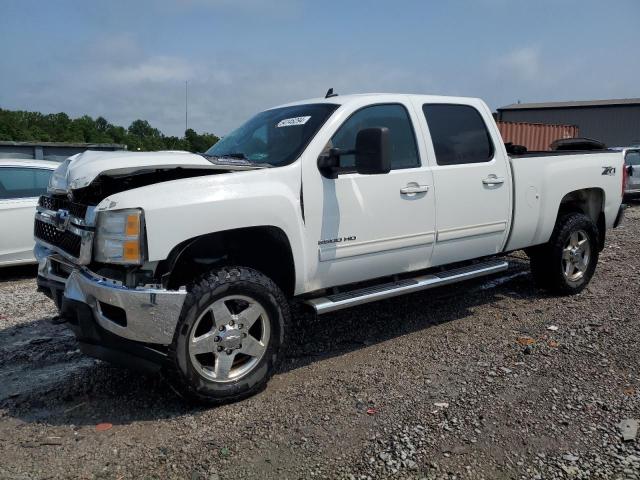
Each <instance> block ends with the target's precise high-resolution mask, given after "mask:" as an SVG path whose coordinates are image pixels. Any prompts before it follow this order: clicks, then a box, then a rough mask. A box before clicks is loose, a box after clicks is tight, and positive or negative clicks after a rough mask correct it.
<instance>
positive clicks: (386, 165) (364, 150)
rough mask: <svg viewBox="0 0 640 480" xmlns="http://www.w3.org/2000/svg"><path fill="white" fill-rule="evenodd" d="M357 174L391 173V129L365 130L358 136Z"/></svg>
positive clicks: (356, 152) (376, 128) (356, 153)
mask: <svg viewBox="0 0 640 480" xmlns="http://www.w3.org/2000/svg"><path fill="white" fill-rule="evenodd" d="M355 150H356V151H355V157H356V172H358V173H361V174H363V175H377V174H381V173H389V172H390V171H391V147H390V143H389V129H388V128H386V127H375V128H365V129H362V130H360V131H359V132H358V135H357V136H356V149H355Z"/></svg>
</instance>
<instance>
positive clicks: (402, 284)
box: [305, 260, 509, 315]
mask: <svg viewBox="0 0 640 480" xmlns="http://www.w3.org/2000/svg"><path fill="white" fill-rule="evenodd" d="M508 267H509V264H508V263H507V262H505V261H502V260H493V261H489V262H484V263H481V264H477V265H472V266H470V267H462V268H456V269H452V270H447V271H444V272H438V273H434V274H431V275H421V276H417V277H414V278H408V279H404V280H399V281H396V282H391V283H387V284H383V285H376V286H373V287H367V288H363V289H359V290H355V291H352V292H345V293H339V294H335V295H328V296H326V297H319V298H312V299H309V300H306V301H305V302H306V303H307V304H308V305H311V306H312V307H313V308H314V309H315V311H316V313H317V314H318V315H320V314H323V313H329V312H334V311H336V310H341V309H343V308H348V307H355V306H356V305H362V304H364V303H369V302H375V301H378V300H383V299H385V298H392V297H396V296H398V295H404V294H407V293H413V292H418V291H421V290H428V289H430V288H435V287H440V286H442V285H449V284H452V283H457V282H462V281H464V280H470V279H472V278H477V277H482V276H484V275H491V274H492V273H498V272H502V271H504V270H506V269H507V268H508Z"/></svg>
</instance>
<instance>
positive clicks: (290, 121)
mask: <svg viewBox="0 0 640 480" xmlns="http://www.w3.org/2000/svg"><path fill="white" fill-rule="evenodd" d="M310 118H311V116H308V117H295V118H285V119H284V120H280V121H279V122H278V125H276V127H278V128H280V127H293V126H294V125H304V124H305V123H307V122H308V121H309V119H310Z"/></svg>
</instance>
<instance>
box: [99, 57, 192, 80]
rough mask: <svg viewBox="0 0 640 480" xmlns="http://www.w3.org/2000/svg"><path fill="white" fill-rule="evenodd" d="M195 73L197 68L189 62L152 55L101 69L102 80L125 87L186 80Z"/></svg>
mask: <svg viewBox="0 0 640 480" xmlns="http://www.w3.org/2000/svg"><path fill="white" fill-rule="evenodd" d="M194 74H195V70H194V68H193V67H192V66H191V65H190V64H189V62H187V61H185V60H183V59H181V58H176V57H151V58H149V59H145V60H142V61H140V62H135V63H132V64H130V65H119V64H116V63H112V64H109V65H106V66H104V67H102V68H101V69H100V71H99V75H100V77H101V79H102V81H104V82H108V83H113V84H118V85H121V86H124V87H126V86H130V85H132V84H135V85H139V84H142V83H164V82H172V81H183V82H184V81H185V80H187V79H189V78H191V77H193V76H194Z"/></svg>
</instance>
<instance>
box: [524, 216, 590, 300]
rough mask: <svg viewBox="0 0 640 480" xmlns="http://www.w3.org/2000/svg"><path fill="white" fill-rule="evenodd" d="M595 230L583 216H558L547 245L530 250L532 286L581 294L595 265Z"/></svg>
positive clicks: (556, 291) (587, 218)
mask: <svg viewBox="0 0 640 480" xmlns="http://www.w3.org/2000/svg"><path fill="white" fill-rule="evenodd" d="M598 253H599V248H598V231H597V227H596V225H595V224H594V223H593V221H592V220H591V219H590V218H589V217H587V216H586V215H584V214H581V213H570V214H567V215H565V216H563V217H561V218H560V219H559V220H558V222H557V223H556V226H555V228H554V230H553V233H552V235H551V238H550V240H549V242H548V243H547V244H545V245H541V246H539V247H535V248H533V249H531V250H530V252H529V256H530V258H531V272H532V274H533V278H534V280H535V282H536V284H537V285H538V286H540V287H542V288H545V289H547V290H550V291H552V292H555V293H560V294H575V293H579V292H581V291H582V290H583V289H584V288H585V287H586V286H587V284H588V283H589V281H590V280H591V277H592V276H593V274H594V272H595V269H596V264H597V263H598Z"/></svg>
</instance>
